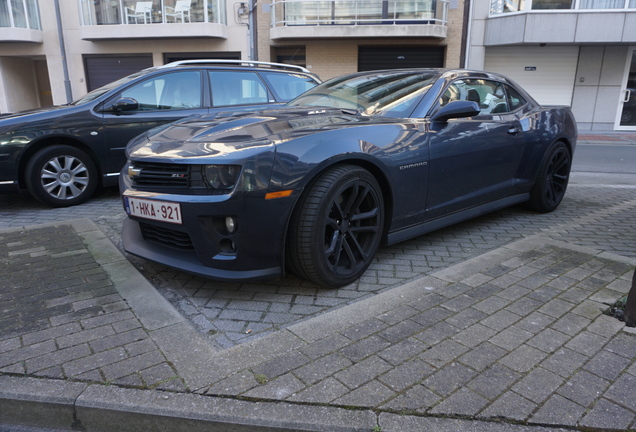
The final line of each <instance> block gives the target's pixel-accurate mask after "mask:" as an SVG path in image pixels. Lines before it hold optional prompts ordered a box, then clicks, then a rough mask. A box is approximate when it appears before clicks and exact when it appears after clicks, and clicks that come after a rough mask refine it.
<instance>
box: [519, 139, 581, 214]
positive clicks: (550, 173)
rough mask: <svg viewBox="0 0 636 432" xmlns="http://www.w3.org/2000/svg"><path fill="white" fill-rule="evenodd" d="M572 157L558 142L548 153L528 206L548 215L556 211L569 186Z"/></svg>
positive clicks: (563, 145)
mask: <svg viewBox="0 0 636 432" xmlns="http://www.w3.org/2000/svg"><path fill="white" fill-rule="evenodd" d="M571 165H572V157H571V156H570V150H569V149H568V148H567V146H566V145H565V144H563V143H562V142H560V141H559V142H556V143H554V144H553V145H552V147H550V149H549V150H548V152H547V153H546V156H545V158H544V159H543V162H542V163H541V167H540V168H539V173H538V175H537V180H536V181H535V184H534V186H533V188H532V191H531V192H530V201H529V202H528V205H529V207H530V209H531V210H534V211H538V212H540V213H548V212H551V211H552V210H554V209H556V208H557V207H558V206H559V204H560V203H561V200H562V199H563V196H564V195H565V190H566V188H567V186H568V181H569V179H570V167H571Z"/></svg>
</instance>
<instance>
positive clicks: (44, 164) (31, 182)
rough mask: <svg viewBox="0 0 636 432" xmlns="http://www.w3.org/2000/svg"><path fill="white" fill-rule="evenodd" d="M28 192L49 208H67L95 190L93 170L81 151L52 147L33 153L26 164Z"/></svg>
mask: <svg viewBox="0 0 636 432" xmlns="http://www.w3.org/2000/svg"><path fill="white" fill-rule="evenodd" d="M26 184H27V188H28V190H29V192H30V193H31V195H33V197H34V198H36V199H37V200H38V201H40V202H41V203H43V204H46V205H48V206H51V207H69V206H73V205H77V204H81V203H83V202H84V201H86V200H87V199H88V198H90V197H91V196H92V195H93V193H94V192H95V189H96V188H97V169H96V168H95V163H94V162H93V160H92V159H91V158H90V157H89V156H88V155H87V154H86V153H84V152H83V151H81V150H79V149H76V148H74V147H71V146H67V145H55V146H51V147H47V148H45V149H43V150H40V151H39V152H37V153H36V154H35V155H34V156H33V157H32V158H31V159H30V160H29V162H28V163H27V166H26Z"/></svg>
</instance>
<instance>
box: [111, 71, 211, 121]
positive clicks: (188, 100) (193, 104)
mask: <svg viewBox="0 0 636 432" xmlns="http://www.w3.org/2000/svg"><path fill="white" fill-rule="evenodd" d="M120 97H122V98H133V99H135V100H136V101H137V102H139V109H140V110H144V111H150V110H168V109H181V110H182V109H189V108H200V107H201V74H200V73H199V72H197V71H183V72H174V73H169V74H163V75H160V76H155V77H153V78H151V79H148V80H146V81H143V82H141V83H139V84H136V85H134V86H132V87H129V88H127V89H126V90H124V91H122V92H121V96H120Z"/></svg>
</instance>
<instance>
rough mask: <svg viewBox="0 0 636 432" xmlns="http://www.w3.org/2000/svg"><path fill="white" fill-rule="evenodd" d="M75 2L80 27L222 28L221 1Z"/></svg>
mask: <svg viewBox="0 0 636 432" xmlns="http://www.w3.org/2000/svg"><path fill="white" fill-rule="evenodd" d="M13 1H15V0H13ZM79 2H80V7H81V9H80V10H81V17H82V25H103V24H126V25H128V24H156V23H184V24H187V23H219V24H226V19H225V0H152V1H135V0H79Z"/></svg>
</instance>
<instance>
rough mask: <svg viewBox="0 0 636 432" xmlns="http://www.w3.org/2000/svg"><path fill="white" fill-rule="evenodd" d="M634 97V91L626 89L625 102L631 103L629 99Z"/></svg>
mask: <svg viewBox="0 0 636 432" xmlns="http://www.w3.org/2000/svg"><path fill="white" fill-rule="evenodd" d="M631 97H632V91H631V90H630V89H625V99H623V102H629V99H630V98H631Z"/></svg>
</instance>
